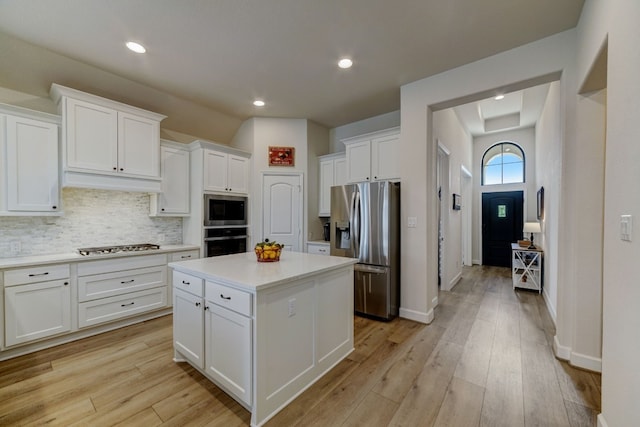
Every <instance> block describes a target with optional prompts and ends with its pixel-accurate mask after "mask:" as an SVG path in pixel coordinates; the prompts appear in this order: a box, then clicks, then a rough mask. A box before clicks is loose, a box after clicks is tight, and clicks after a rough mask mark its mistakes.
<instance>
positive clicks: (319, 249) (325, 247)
mask: <svg viewBox="0 0 640 427" xmlns="http://www.w3.org/2000/svg"><path fill="white" fill-rule="evenodd" d="M330 252H331V248H330V247H329V242H326V243H318V242H308V243H307V253H310V254H315V255H327V256H328V255H330Z"/></svg>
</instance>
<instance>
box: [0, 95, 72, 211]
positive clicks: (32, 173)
mask: <svg viewBox="0 0 640 427" xmlns="http://www.w3.org/2000/svg"><path fill="white" fill-rule="evenodd" d="M5 112H9V113H14V114H3V113H5ZM27 115H28V116H29V117H25V116H27ZM58 122H59V117H57V116H53V115H50V114H46V113H39V112H34V111H29V110H25V109H22V108H19V107H12V106H0V169H3V170H5V171H6V174H4V173H3V174H0V175H2V176H1V177H0V215H15V216H18V215H60V214H62V209H61V206H60V186H59V181H58Z"/></svg>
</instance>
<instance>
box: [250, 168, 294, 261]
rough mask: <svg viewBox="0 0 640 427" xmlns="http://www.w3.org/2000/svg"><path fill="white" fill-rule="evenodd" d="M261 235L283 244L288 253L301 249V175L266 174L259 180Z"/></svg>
mask: <svg viewBox="0 0 640 427" xmlns="http://www.w3.org/2000/svg"><path fill="white" fill-rule="evenodd" d="M262 233H263V236H261V238H258V239H256V241H260V240H261V239H264V238H267V239H269V240H270V241H276V242H278V243H283V244H284V245H285V247H284V249H285V250H288V251H294V252H300V251H301V249H302V175H300V174H287V175H272V174H265V175H263V178H262Z"/></svg>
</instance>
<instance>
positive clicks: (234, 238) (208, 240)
mask: <svg viewBox="0 0 640 427" xmlns="http://www.w3.org/2000/svg"><path fill="white" fill-rule="evenodd" d="M247 237H249V236H246V235H245V236H222V237H205V238H204V241H205V242H215V241H219V240H239V239H246V238H247Z"/></svg>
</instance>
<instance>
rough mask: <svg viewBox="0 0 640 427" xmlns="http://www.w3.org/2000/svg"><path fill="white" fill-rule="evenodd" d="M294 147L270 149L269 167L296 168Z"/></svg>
mask: <svg viewBox="0 0 640 427" xmlns="http://www.w3.org/2000/svg"><path fill="white" fill-rule="evenodd" d="M295 153H296V149H295V148H294V147H269V166H294V165H295Z"/></svg>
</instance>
